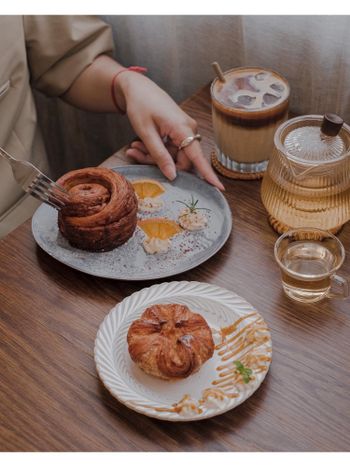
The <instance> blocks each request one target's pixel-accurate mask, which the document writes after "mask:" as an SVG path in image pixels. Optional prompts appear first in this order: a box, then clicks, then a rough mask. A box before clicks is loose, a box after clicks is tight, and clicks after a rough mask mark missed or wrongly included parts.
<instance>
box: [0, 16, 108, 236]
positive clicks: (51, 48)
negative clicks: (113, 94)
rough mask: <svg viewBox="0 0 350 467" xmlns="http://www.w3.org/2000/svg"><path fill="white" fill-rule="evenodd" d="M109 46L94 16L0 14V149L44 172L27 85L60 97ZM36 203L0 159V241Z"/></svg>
mask: <svg viewBox="0 0 350 467" xmlns="http://www.w3.org/2000/svg"><path fill="white" fill-rule="evenodd" d="M112 48H113V41H112V34H111V31H110V28H109V26H108V25H107V24H105V23H103V22H102V21H101V20H99V19H98V18H96V17H91V16H90V17H88V16H0V146H2V147H3V148H5V149H6V150H7V151H8V152H9V153H10V154H12V155H14V156H15V157H16V158H18V159H22V160H30V161H31V162H33V164H35V165H36V166H37V167H39V168H40V169H41V170H42V171H44V172H47V170H48V164H47V158H46V155H45V149H44V145H43V142H42V138H41V135H40V131H39V129H38V126H37V118H36V110H35V106H34V100H33V95H32V90H31V87H34V88H36V89H38V90H39V91H42V92H43V93H45V94H46V95H48V96H60V95H62V94H63V93H64V92H65V91H66V90H67V89H68V88H69V87H70V86H71V84H72V83H73V82H74V80H75V79H76V78H77V76H78V75H79V74H80V73H81V72H82V71H83V70H84V68H86V67H87V66H88V65H89V64H90V63H91V62H93V60H94V59H95V58H96V57H97V56H98V55H100V54H102V53H111V51H112ZM36 205H37V202H36V200H35V199H34V198H32V197H31V196H25V195H24V192H23V191H22V190H21V188H20V187H19V186H18V185H17V184H16V182H15V181H14V178H13V175H12V172H11V169H10V167H9V166H8V164H7V162H6V161H5V160H3V159H1V158H0V238H1V237H2V236H4V235H6V234H7V233H8V232H10V231H11V230H12V229H13V228H15V227H16V226H17V225H19V224H21V223H22V222H24V220H25V219H27V218H28V217H30V215H31V214H32V213H33V210H34V208H35V206H36Z"/></svg>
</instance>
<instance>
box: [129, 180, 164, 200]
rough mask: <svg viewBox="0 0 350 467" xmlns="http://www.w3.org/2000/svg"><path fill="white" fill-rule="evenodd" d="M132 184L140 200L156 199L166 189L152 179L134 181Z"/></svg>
mask: <svg viewBox="0 0 350 467" xmlns="http://www.w3.org/2000/svg"><path fill="white" fill-rule="evenodd" d="M131 183H132V186H133V187H134V190H135V192H136V194H137V196H138V197H139V198H140V199H144V198H155V197H156V196H160V195H161V194H163V193H164V192H165V188H164V186H163V185H162V184H161V183H160V182H157V181H156V180H152V179H150V178H144V179H140V180H133V181H132V182H131Z"/></svg>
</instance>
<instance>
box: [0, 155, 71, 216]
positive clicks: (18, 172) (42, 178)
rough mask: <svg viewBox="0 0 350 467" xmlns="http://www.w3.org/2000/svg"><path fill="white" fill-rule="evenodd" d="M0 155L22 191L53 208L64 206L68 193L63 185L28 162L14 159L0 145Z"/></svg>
mask: <svg viewBox="0 0 350 467" xmlns="http://www.w3.org/2000/svg"><path fill="white" fill-rule="evenodd" d="M0 155H1V156H3V157H4V158H5V159H6V160H7V161H8V163H9V164H10V166H11V168H12V173H13V176H14V178H15V180H16V182H17V183H18V184H19V185H21V187H22V188H23V190H24V191H26V192H28V193H30V194H31V195H32V196H34V198H37V199H40V200H41V201H43V202H44V203H46V204H49V205H50V206H52V207H53V208H55V209H58V210H60V209H61V208H63V207H64V206H65V201H68V199H69V194H68V192H67V191H66V190H65V189H64V188H63V187H61V186H60V185H58V184H57V183H55V182H54V181H52V180H51V179H50V178H48V177H47V176H46V175H45V174H43V173H42V172H41V171H40V170H39V169H37V168H36V167H35V166H34V165H33V164H31V163H30V162H27V161H19V160H17V159H15V158H14V157H12V156H11V155H10V154H9V153H8V152H7V151H5V149H3V148H1V147H0Z"/></svg>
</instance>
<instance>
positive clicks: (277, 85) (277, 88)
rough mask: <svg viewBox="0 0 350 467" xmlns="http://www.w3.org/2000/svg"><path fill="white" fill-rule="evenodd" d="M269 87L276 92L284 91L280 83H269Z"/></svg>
mask: <svg viewBox="0 0 350 467" xmlns="http://www.w3.org/2000/svg"><path fill="white" fill-rule="evenodd" d="M270 87H271V89H273V90H274V91H277V92H283V91H284V86H283V84H281V83H272V84H271V86H270Z"/></svg>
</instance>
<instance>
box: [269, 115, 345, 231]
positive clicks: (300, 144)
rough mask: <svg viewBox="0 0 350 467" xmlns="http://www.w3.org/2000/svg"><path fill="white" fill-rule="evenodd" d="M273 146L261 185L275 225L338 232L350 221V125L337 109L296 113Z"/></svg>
mask: <svg viewBox="0 0 350 467" xmlns="http://www.w3.org/2000/svg"><path fill="white" fill-rule="evenodd" d="M274 145H275V148H274V152H273V154H272V157H271V158H270V161H269V164H268V167H267V172H266V174H265V176H264V179H263V182H262V186H261V198H262V202H263V204H264V206H265V208H266V210H267V211H268V214H269V221H270V223H271V225H272V227H273V228H274V229H275V230H277V232H279V233H283V232H286V231H287V230H290V229H292V228H298V227H316V228H319V229H323V230H328V231H330V232H332V233H337V232H338V231H339V230H340V229H341V227H342V226H343V225H344V224H345V223H346V222H347V221H348V220H350V127H349V126H348V125H346V124H345V123H344V122H343V120H342V119H341V118H340V117H338V116H337V115H335V114H326V115H324V116H322V115H305V116H302V117H296V118H293V119H291V120H288V121H286V122H285V123H283V124H282V125H280V126H279V128H278V129H277V131H276V133H275V136H274Z"/></svg>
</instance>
